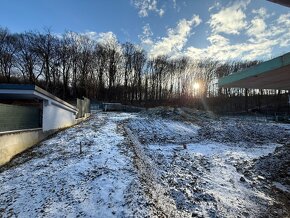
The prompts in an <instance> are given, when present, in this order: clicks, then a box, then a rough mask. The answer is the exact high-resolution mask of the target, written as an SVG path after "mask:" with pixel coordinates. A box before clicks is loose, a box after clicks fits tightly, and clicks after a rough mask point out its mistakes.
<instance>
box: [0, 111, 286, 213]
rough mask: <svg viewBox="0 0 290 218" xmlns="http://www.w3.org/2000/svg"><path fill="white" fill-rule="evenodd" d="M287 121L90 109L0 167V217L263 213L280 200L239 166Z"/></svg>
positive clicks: (280, 134) (274, 143) (270, 142)
mask: <svg viewBox="0 0 290 218" xmlns="http://www.w3.org/2000/svg"><path fill="white" fill-rule="evenodd" d="M289 129H290V128H289V125H287V124H284V125H277V124H271V123H259V122H249V121H247V122H244V121H243V120H241V119H233V118H223V119H212V120H206V121H205V122H198V123H192V122H187V121H186V120H184V119H183V121H181V120H176V119H175V120H171V119H165V118H162V117H160V116H157V117H155V116H151V115H150V116H146V114H141V115H140V114H130V113H97V114H94V115H92V117H91V118H90V119H89V120H88V121H86V122H84V123H82V124H79V125H77V126H75V127H72V128H69V129H67V130H65V131H62V132H60V133H58V134H56V135H55V136H53V137H51V138H50V139H48V140H46V141H44V142H43V143H41V144H40V145H38V146H36V147H34V148H32V149H30V150H29V151H27V152H25V153H23V154H21V155H20V156H18V157H17V158H15V159H14V160H13V161H12V162H11V163H10V164H8V165H7V166H5V167H2V168H0V184H1V189H0V217H11V216H18V217H67V216H68V217H192V216H196V217H263V216H266V215H267V212H268V208H269V207H272V206H273V205H277V203H279V202H277V200H276V199H274V198H273V197H272V196H271V195H270V193H269V192H267V191H264V189H261V188H259V187H258V186H259V185H260V182H259V181H260V180H263V185H265V186H267V185H268V186H271V184H267V183H265V178H263V177H262V176H260V175H254V176H251V177H249V176H247V175H245V170H243V169H244V168H245V167H246V166H247V167H248V166H249V165H251V163H253V162H254V161H255V160H257V159H259V158H260V157H263V156H265V155H268V154H269V153H273V151H274V150H275V148H277V147H280V146H282V144H283V143H285V141H286V142H287V141H290V140H289V139H290V137H289V134H290V133H289ZM265 131H266V133H265ZM267 131H268V132H267ZM80 145H81V147H82V152H81V153H80ZM247 169H248V168H247ZM248 170H251V169H250V168H249V169H248ZM252 173H254V171H253V172H252ZM277 184H278V183H277V182H276V183H275V184H273V185H274V186H275V185H276V186H279V185H280V184H278V185H277ZM280 186H281V185H280ZM280 207H283V205H282V206H281V205H280ZM282 212H283V211H282ZM278 215H285V214H283V213H282V214H278Z"/></svg>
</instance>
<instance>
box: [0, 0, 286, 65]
mask: <svg viewBox="0 0 290 218" xmlns="http://www.w3.org/2000/svg"><path fill="white" fill-rule="evenodd" d="M0 22H1V23H0V25H1V26H2V27H7V28H8V29H9V30H10V31H11V32H24V31H30V30H36V31H42V30H43V29H44V28H47V27H48V28H50V29H51V31H52V32H54V33H56V34H62V33H64V32H65V31H66V30H69V31H74V32H79V33H83V34H88V35H89V36H91V37H94V38H100V37H106V38H110V37H112V38H114V37H115V38H117V39H118V40H119V41H120V42H121V43H123V42H125V41H130V42H133V43H135V44H139V45H140V46H142V47H143V48H145V49H146V50H147V51H148V54H149V55H150V56H152V57H154V56H156V55H169V56H171V57H179V56H183V55H186V56H189V57H192V58H197V59H198V58H215V59H220V60H231V59H241V60H252V59H268V58H271V57H275V56H278V55H281V54H283V53H286V52H289V51H290V8H287V7H283V6H280V5H278V4H274V3H271V2H268V1H266V0H234V1H225V0H25V1H23V0H1V13H0Z"/></svg>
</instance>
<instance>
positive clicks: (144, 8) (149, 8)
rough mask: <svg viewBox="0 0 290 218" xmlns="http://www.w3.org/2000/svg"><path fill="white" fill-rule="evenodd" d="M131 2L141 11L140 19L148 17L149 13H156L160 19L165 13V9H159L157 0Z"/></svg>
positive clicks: (133, 0) (134, 0) (135, 0)
mask: <svg viewBox="0 0 290 218" xmlns="http://www.w3.org/2000/svg"><path fill="white" fill-rule="evenodd" d="M131 2H132V3H133V5H134V6H135V7H136V8H137V9H138V10H139V12H138V14H139V16H140V17H147V16H148V15H149V12H155V13H157V14H158V15H159V16H160V17H162V16H163V15H164V13H165V11H164V9H162V8H158V6H157V0H131Z"/></svg>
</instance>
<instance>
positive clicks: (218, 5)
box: [208, 2, 221, 12]
mask: <svg viewBox="0 0 290 218" xmlns="http://www.w3.org/2000/svg"><path fill="white" fill-rule="evenodd" d="M220 7H221V4H220V3H219V2H215V3H214V4H213V5H212V6H211V7H209V8H208V11H209V12H211V11H212V10H213V9H219V8H220Z"/></svg>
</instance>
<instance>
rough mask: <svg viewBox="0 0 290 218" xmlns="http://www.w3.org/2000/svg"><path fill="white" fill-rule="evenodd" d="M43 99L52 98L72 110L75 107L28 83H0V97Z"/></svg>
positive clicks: (75, 109)
mask: <svg viewBox="0 0 290 218" xmlns="http://www.w3.org/2000/svg"><path fill="white" fill-rule="evenodd" d="M35 98H36V99H42V100H43V99H45V100H48V99H50V100H54V101H56V102H58V103H60V104H62V105H64V106H66V107H68V108H70V109H72V110H74V111H77V108H76V107H74V106H73V105H71V104H69V103H67V102H66V101H63V100H62V99H60V98H58V97H56V96H54V95H53V94H51V93H49V92H47V91H45V90H44V89H42V88H40V87H38V86H36V85H30V84H0V99H35Z"/></svg>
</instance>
